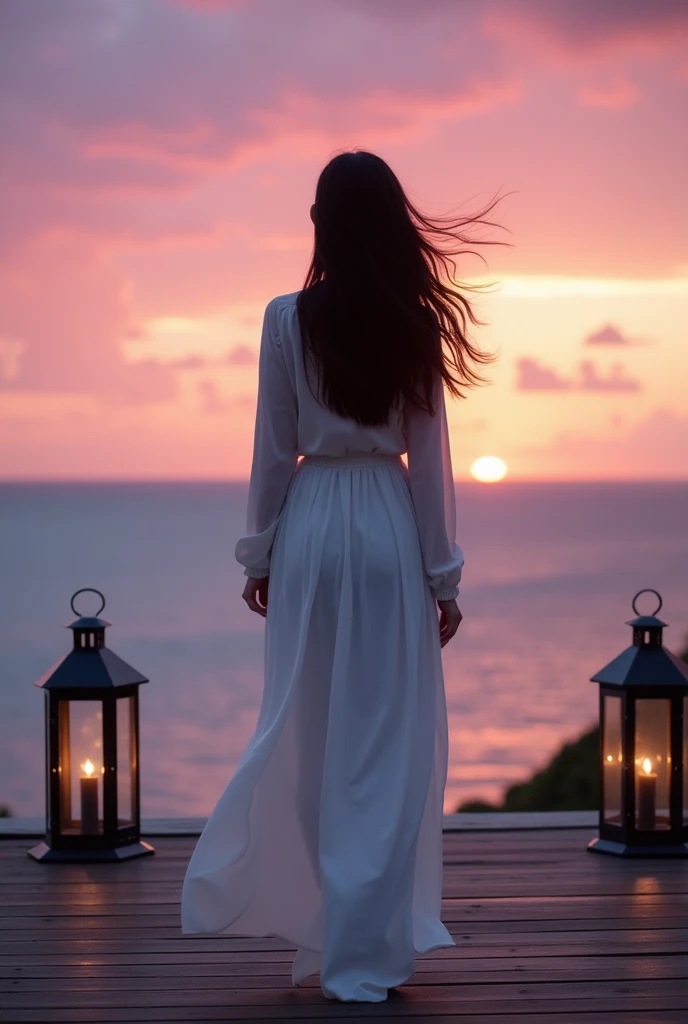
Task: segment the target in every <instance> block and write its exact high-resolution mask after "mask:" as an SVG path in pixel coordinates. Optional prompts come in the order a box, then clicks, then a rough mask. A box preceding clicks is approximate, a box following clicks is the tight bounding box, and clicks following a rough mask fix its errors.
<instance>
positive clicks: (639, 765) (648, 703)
mask: <svg viewBox="0 0 688 1024" xmlns="http://www.w3.org/2000/svg"><path fill="white" fill-rule="evenodd" d="M670 752H671V701H670V700H668V699H667V698H664V697H661V698H657V699H642V698H641V699H639V700H637V701H636V702H635V765H634V768H635V787H636V789H635V827H636V828H637V829H638V830H640V831H643V832H646V831H655V830H658V829H667V828H670V827H671V818H670V813H669V778H670V768H671V763H670V760H669V759H670Z"/></svg>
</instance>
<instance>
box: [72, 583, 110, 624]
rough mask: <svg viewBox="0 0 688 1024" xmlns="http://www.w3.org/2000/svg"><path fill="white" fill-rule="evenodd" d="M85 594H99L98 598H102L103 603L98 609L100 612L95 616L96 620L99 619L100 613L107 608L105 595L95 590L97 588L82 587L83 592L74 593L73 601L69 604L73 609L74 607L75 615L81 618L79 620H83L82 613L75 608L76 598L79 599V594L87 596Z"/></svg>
mask: <svg viewBox="0 0 688 1024" xmlns="http://www.w3.org/2000/svg"><path fill="white" fill-rule="evenodd" d="M85 593H90V594H97V595H98V597H99V598H100V600H101V601H102V602H103V603H102V604H101V606H100V608H99V609H98V611H97V612H96V613H95V616H94V617H95V618H98V616H99V615H100V613H101V612H102V610H103V608H104V607H105V598H104V597H103V595H102V594H101V592H100V591H99V590H96V589H95V587H82V588H81V590H77V591H75V592H74V593H73V594H72V599H71V601H70V602H69V603H70V605H71V607H72V611H73V612H74V614H75V615H78V616H79V618H81V613H80V612H78V611H77V610H76V608H75V607H74V598H75V597H78V595H79V594H85Z"/></svg>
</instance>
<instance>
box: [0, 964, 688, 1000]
mask: <svg viewBox="0 0 688 1024" xmlns="http://www.w3.org/2000/svg"><path fill="white" fill-rule="evenodd" d="M500 963H501V968H497V969H495V968H494V967H493V966H492V965H494V964H500ZM532 964H536V965H538V966H529V965H532ZM476 965H477V967H476ZM485 965H490V966H489V967H486V966H485ZM543 965H547V967H546V968H545V967H544V966H543ZM418 966H419V969H418V970H417V971H416V973H415V974H414V976H413V978H412V979H411V980H410V981H409V982H407V983H406V984H407V985H410V986H415V987H418V986H423V985H444V986H446V985H452V984H456V983H461V984H463V985H468V984H471V985H477V984H485V983H488V984H490V985H496V984H501V983H504V982H517V983H518V984H525V983H528V984H536V983H539V982H548V981H552V980H553V979H556V981H557V982H575V983H576V984H579V985H580V984H585V983H586V982H588V981H604V982H606V983H609V984H611V983H612V982H624V981H628V980H632V981H639V979H643V978H647V979H653V980H675V981H685V979H686V978H687V977H688V974H687V970H688V957H650V958H648V960H644V959H643V958H642V957H632V958H631V957H627V958H624V957H616V958H615V960H614V962H613V963H611V964H610V963H609V962H600V960H599V959H598V958H595V957H585V958H583V957H581V958H573V959H572V960H568V959H567V958H557V959H555V960H554V963H553V964H550V963H549V960H548V958H542V959H532V960H527V961H523V960H522V961H518V962H514V961H510V962H509V963H508V965H506V966H505V962H504V961H503V960H502V961H499V960H497V961H493V960H485V961H481V960H474V961H472V962H471V963H469V964H467V965H462V966H461V968H460V969H456V970H447V965H446V963H441V962H440V963H437V962H434V961H430V962H429V963H427V964H422V963H420V964H419V965H418ZM39 970H40V969H39V968H32V969H31V975H30V976H27V974H26V969H25V970H24V971H23V972H22V973H21V974H14V973H12V976H9V975H10V972H5V971H0V996H2V995H3V994H7V993H11V992H13V991H21V992H63V993H66V992H72V991H75V990H78V991H79V992H108V991H119V990H120V989H121V987H122V984H124V986H125V987H126V989H127V991H145V992H158V991H160V989H161V988H163V987H164V988H165V990H166V991H167V992H171V991H175V990H176V989H180V988H181V989H188V988H189V986H190V985H191V986H192V987H193V988H194V989H197V988H203V989H222V988H227V987H229V988H232V989H234V988H242V989H246V988H257V989H263V988H279V987H281V988H283V989H289V988H290V987H291V964H290V963H286V962H285V963H272V964H266V963H263V962H261V961H258V962H255V963H251V964H234V963H231V962H230V963H227V964H216V965H208V964H200V965H198V964H195V965H188V964H184V965H179V966H177V967H165V968H162V967H160V966H158V967H151V966H146V965H136V966H135V967H127V968H125V967H120V968H118V969H117V971H118V973H112V971H113V970H115V969H113V968H110V969H105V970H107V973H106V974H103V973H102V971H103V970H104V969H103V968H100V969H94V968H92V967H88V968H86V967H80V968H72V969H71V970H70V971H69V972H65V971H64V969H58V968H54V969H53V970H52V972H51V973H49V974H48V975H47V976H46V974H45V972H42V973H40V974H39V973H37V972H38V971H39ZM6 974H7V975H8V976H7V977H5V975H6ZM318 985H319V980H318V978H317V977H313V978H310V979H308V982H307V986H306V987H311V988H312V987H316V988H317V987H318Z"/></svg>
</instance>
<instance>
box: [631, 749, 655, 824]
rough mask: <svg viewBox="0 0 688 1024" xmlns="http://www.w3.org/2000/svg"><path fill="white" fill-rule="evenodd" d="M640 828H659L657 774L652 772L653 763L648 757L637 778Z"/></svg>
mask: <svg viewBox="0 0 688 1024" xmlns="http://www.w3.org/2000/svg"><path fill="white" fill-rule="evenodd" d="M637 784H638V785H637V792H636V796H637V809H638V828H639V829H645V830H648V829H654V828H656V827H657V774H656V772H653V771H652V761H651V760H650V758H649V757H646V758H645V760H644V761H643V770H642V772H639V773H638V776H637Z"/></svg>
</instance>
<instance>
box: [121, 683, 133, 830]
mask: <svg viewBox="0 0 688 1024" xmlns="http://www.w3.org/2000/svg"><path fill="white" fill-rule="evenodd" d="M134 729H135V721H134V698H133V697H120V698H119V699H118V700H117V824H118V825H132V824H133V823H134V820H135V817H136V806H135V801H136V792H135V788H134V786H135V767H136V737H135V734H134Z"/></svg>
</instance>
